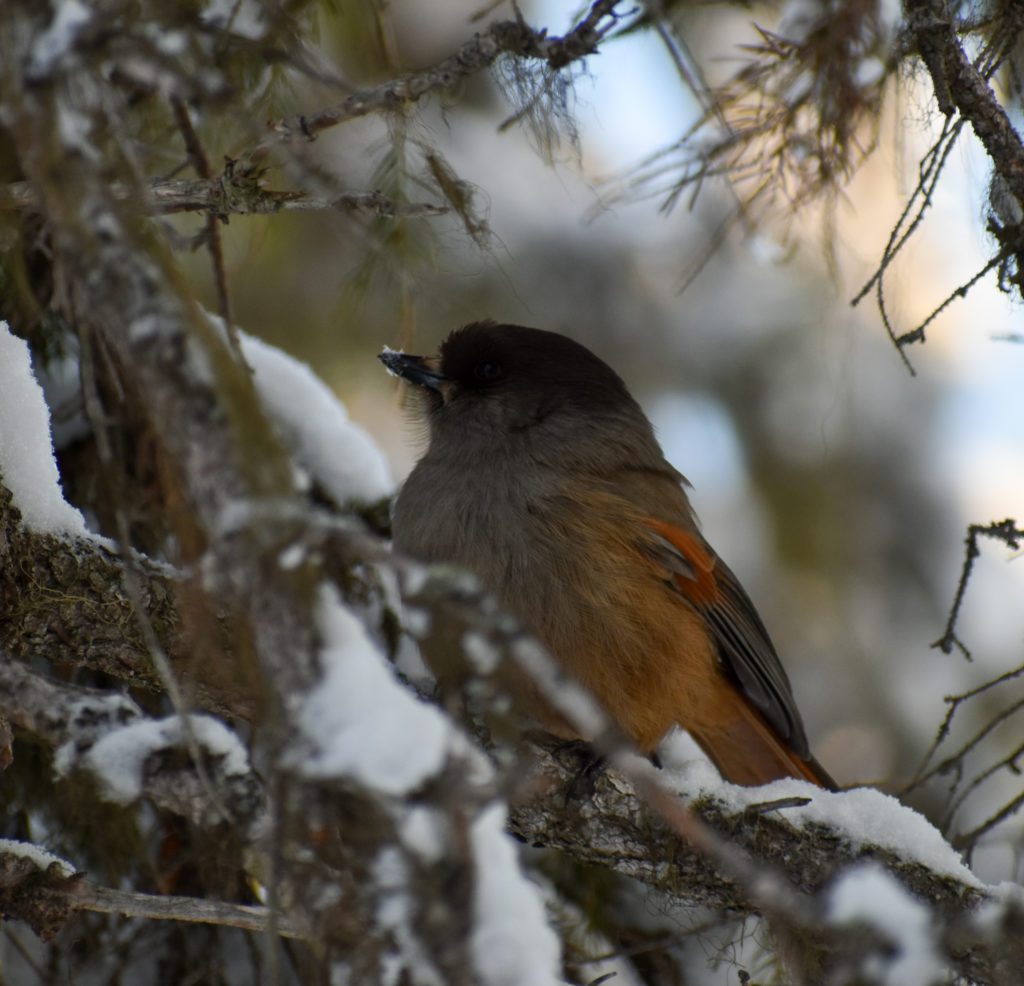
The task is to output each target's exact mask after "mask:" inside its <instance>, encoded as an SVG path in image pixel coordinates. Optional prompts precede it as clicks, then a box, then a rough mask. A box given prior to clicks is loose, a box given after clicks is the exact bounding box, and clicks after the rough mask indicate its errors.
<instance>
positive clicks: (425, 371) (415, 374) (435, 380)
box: [377, 349, 448, 393]
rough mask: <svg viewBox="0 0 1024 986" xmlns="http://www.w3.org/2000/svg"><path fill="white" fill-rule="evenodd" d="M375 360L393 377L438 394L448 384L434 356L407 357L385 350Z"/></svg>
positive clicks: (403, 354) (391, 350)
mask: <svg viewBox="0 0 1024 986" xmlns="http://www.w3.org/2000/svg"><path fill="white" fill-rule="evenodd" d="M377 359H379V360H380V361H381V362H382V363H383V364H384V366H385V367H386V368H387V371H388V373H390V374H392V375H393V376H396V377H401V378H402V379H403V380H408V381H409V383H415V384H419V385H420V386H421V387H429V388H430V389H431V390H436V391H438V392H439V393H440V391H441V388H442V386H443V385H444V384H446V383H447V382H448V378H447V377H446V376H445V375H444V374H443V373H442V372H441V368H440V363H439V360H438V358H437V357H436V356H408V355H407V354H405V353H396V352H395V351H394V350H393V349H385V350H384V352H382V353H381V354H380V355H379V356H378V357H377Z"/></svg>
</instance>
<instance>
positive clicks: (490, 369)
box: [473, 360, 503, 383]
mask: <svg viewBox="0 0 1024 986" xmlns="http://www.w3.org/2000/svg"><path fill="white" fill-rule="evenodd" d="M502 373H503V371H502V369H501V367H500V366H499V365H498V364H497V363H492V362H491V361H490V360H486V361H485V362H483V363H477V365H476V366H474V367H473V376H474V377H476V378H477V380H479V381H480V382H481V383H493V382H494V381H495V380H497V379H498V378H499V377H500V376H501V375H502Z"/></svg>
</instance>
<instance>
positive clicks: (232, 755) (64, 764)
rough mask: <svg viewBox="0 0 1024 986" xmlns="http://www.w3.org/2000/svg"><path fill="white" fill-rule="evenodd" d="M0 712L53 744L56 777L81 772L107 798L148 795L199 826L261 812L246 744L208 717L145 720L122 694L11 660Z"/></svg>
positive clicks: (3, 670) (2, 663) (251, 820)
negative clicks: (67, 680) (92, 779)
mask: <svg viewBox="0 0 1024 986" xmlns="http://www.w3.org/2000/svg"><path fill="white" fill-rule="evenodd" d="M0 712H2V713H3V714H4V715H6V717H7V718H8V719H9V720H10V721H11V722H12V723H13V724H14V725H15V726H18V727H20V728H21V729H24V730H25V731H26V732H28V733H31V734H32V735H34V736H36V737H37V738H38V739H40V740H42V741H43V742H44V743H46V744H47V745H49V746H51V747H53V748H54V750H55V755H54V769H55V770H56V773H57V776H58V779H60V778H63V777H64V776H65V775H67V774H68V773H70V772H71V771H72V770H76V769H77V770H86V771H88V772H90V773H91V774H92V775H93V776H94V777H95V778H96V780H97V782H98V785H99V792H100V793H101V795H102V796H103V797H104V799H105V800H108V801H113V802H116V803H119V804H128V803H131V802H133V801H136V800H137V799H139V798H140V797H146V798H149V799H150V800H151V801H153V802H154V803H155V804H157V805H159V806H161V807H163V808H167V809H168V810H170V811H173V812H175V813H176V814H179V815H182V816H184V817H186V818H189V819H191V820H192V821H193V823H194V824H196V825H199V826H211V825H215V824H217V823H219V822H221V821H224V820H230V821H231V822H232V824H234V825H236V826H240V827H242V828H245V829H248V828H252V827H254V826H256V825H257V823H258V822H259V820H260V818H261V817H262V812H263V810H264V798H263V793H262V789H261V785H260V784H259V782H258V781H257V779H256V777H255V775H254V774H253V773H252V771H251V769H250V767H249V759H248V755H247V753H246V751H245V749H244V747H243V746H242V745H241V742H240V741H239V739H238V737H237V736H236V735H235V734H234V733H232V732H231V731H230V730H229V729H227V727H226V726H225V725H224V724H223V723H221V722H219V721H218V720H216V719H213V718H211V717H209V716H189V717H188V723H187V725H186V724H184V723H183V721H182V718H181V717H179V716H171V717H169V718H167V719H160V720H155V719H149V718H146V717H144V716H143V714H142V711H141V710H140V709H139V707H138V705H136V703H135V702H133V701H132V700H131V699H130V698H129V697H128V696H126V695H121V694H119V693H117V692H111V691H103V690H100V689H94V688H82V687H80V686H77V685H70V684H64V683H58V682H55V681H51V680H49V679H47V678H45V677H43V676H42V675H40V674H37V673H36V672H34V671H31V670H29V669H28V668H27V667H25V666H24V665H22V664H20V663H19V662H17V661H13V660H10V659H4V660H0ZM193 750H195V751H197V752H198V753H199V754H200V756H201V763H199V764H196V763H195V762H194V760H193V759H192V751H193Z"/></svg>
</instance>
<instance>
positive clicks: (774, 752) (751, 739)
mask: <svg viewBox="0 0 1024 986" xmlns="http://www.w3.org/2000/svg"><path fill="white" fill-rule="evenodd" d="M726 687H727V688H728V690H729V692H731V695H730V696H729V698H728V699H726V701H724V702H721V703H716V705H717V708H716V716H715V719H716V721H715V722H714V724H709V723H708V721H707V720H706V719H705V721H704V722H702V723H701V724H700V726H699V727H694V726H692V725H688V724H686V723H683V726H684V727H685V728H686V729H687V730H688V731H689V733H690V735H691V736H692V737H693V738H694V739H695V740H696V741H697V743H698V744H699V745H700V748H701V749H702V750H703V751H704V752H705V753H706V754H707V756H708V758H709V759H710V760H711V762H712V763H713V764H714V765H715V766H716V767H717V768H718V772H719V773H720V774H721V775H722V776H723V777H724V778H725V779H726V780H727V781H731V782H732V783H733V784H744V785H747V786H750V787H753V786H757V785H760V784H767V783H768V782H769V781H776V780H779V779H780V778H782V777H795V778H797V779H798V780H804V781H810V782H811V783H812V784H817V785H818V787H822V788H825V789H826V790H828V791H835V790H838V788H837V785H836V782H835V781H834V780H833V779H832V778H831V777H830V776H829V774H828V771H826V770H825V768H824V767H822V766H821V764H819V763H818V761H817V760H815V759H814V758H813V757H809V758H808V759H806V760H805V759H804V758H803V757H801V756H800V754H798V753H797V752H795V751H794V750H792V749H790V748H789V746H788V745H787V744H786V743H785V742H784V741H783V740H782V739H780V737H779V735H778V734H777V733H776V732H775V730H774V729H773V728H772V727H771V726H770V725H769V724H768V723H767V722H766V721H765V719H764V717H763V716H762V715H761V714H760V713H759V712H758V711H757V710H756V709H755V708H753V706H751V705H750V704H749V703H748V702H747V701H746V699H744V698H743V696H742V695H740V694H738V693H737V692H736V691H734V690H733V689H732V688H731V687H729V686H726ZM723 690H724V689H723ZM723 697H724V696H723Z"/></svg>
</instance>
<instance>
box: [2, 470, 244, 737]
mask: <svg viewBox="0 0 1024 986" xmlns="http://www.w3.org/2000/svg"><path fill="white" fill-rule="evenodd" d="M136 567H137V575H138V576H139V577H141V578H143V579H144V584H143V586H142V600H143V602H144V604H145V616H146V619H147V620H148V621H149V624H150V625H151V626H152V628H153V631H154V632H155V633H156V635H157V638H158V639H159V641H160V644H161V645H162V646H163V649H164V651H165V653H167V654H168V655H169V657H170V660H171V664H172V666H173V667H174V668H175V670H176V671H177V672H178V673H179V676H180V678H181V680H182V681H187V682H189V683H190V686H194V691H195V697H196V698H197V700H198V702H199V704H200V705H201V706H202V707H204V708H207V709H211V710H214V711H217V712H220V713H227V714H231V715H234V716H241V717H244V718H249V717H251V715H252V711H253V707H254V706H253V694H252V691H251V689H250V688H248V687H247V685H246V682H245V680H244V679H242V678H241V677H240V676H238V675H237V674H233V673H231V670H230V668H226V667H225V666H224V664H216V663H211V662H197V661H195V660H194V657H195V654H194V651H193V649H192V647H191V646H190V642H189V639H188V637H187V635H186V634H185V632H184V630H183V628H182V626H181V622H180V616H179V613H178V610H177V607H178V605H179V603H180V601H181V600H180V595H181V593H182V592H183V590H184V583H183V582H182V581H180V580H178V579H176V578H175V577H174V576H173V575H172V574H170V573H171V570H170V569H169V568H168V567H167V566H160V565H156V564H154V563H153V562H151V561H149V560H148V559H146V558H144V557H142V556H138V557H137V559H136ZM0 614H2V618H0V651H3V652H5V653H7V654H11V655H13V656H15V657H20V658H25V659H28V658H33V657H36V656H38V655H47V656H48V657H50V659H51V660H53V661H55V662H56V663H66V664H69V665H73V666H76V667H84V668H89V669H91V670H93V671H100V672H102V673H104V674H108V675H110V676H111V677H113V678H116V679H117V680H119V681H123V682H125V683H126V684H129V685H131V686H133V687H141V688H146V689H149V690H150V691H163V684H162V682H161V681H160V678H159V675H158V674H157V672H156V670H155V668H154V667H153V662H152V659H151V657H150V654H149V649H148V648H147V646H146V641H145V639H144V636H143V633H142V630H141V628H140V626H139V623H138V620H137V619H136V613H135V610H134V606H133V603H132V599H131V596H130V594H129V593H128V592H127V590H126V588H125V586H124V568H123V563H122V561H121V559H120V558H118V556H117V555H115V554H113V553H112V552H111V551H109V550H108V549H107V548H105V547H104V546H103V545H102V544H100V543H99V542H97V541H89V540H84V539H79V540H74V541H70V540H65V539H63V538H58V537H55V536H53V535H50V534H40V533H38V532H36V531H30V530H28V529H26V528H25V527H24V525H23V524H22V523H21V516H20V514H19V512H18V511H17V509H16V508H15V507H14V506H13V504H12V502H11V494H10V492H9V491H8V490H7V489H6V488H5V487H4V486H3V484H2V482H0ZM213 632H214V633H215V634H217V635H218V637H219V639H220V644H221V646H222V647H223V648H224V649H225V651H226V652H230V650H231V639H232V634H231V630H230V622H229V621H228V620H227V619H226V618H224V619H222V620H220V621H215V622H214V624H213ZM225 663H227V662H225Z"/></svg>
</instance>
